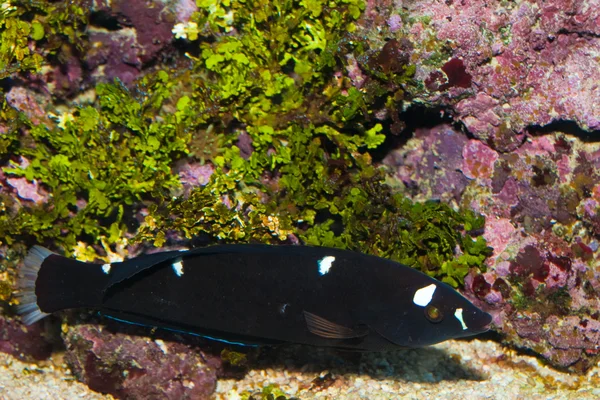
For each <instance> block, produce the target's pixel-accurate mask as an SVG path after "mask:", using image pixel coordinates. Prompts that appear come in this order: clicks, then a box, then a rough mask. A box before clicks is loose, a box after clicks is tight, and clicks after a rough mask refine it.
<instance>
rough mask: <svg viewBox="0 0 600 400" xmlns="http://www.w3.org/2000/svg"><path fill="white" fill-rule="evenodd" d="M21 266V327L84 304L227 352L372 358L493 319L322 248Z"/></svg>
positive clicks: (37, 258) (475, 329)
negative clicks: (292, 346)
mask: <svg viewBox="0 0 600 400" xmlns="http://www.w3.org/2000/svg"><path fill="white" fill-rule="evenodd" d="M24 265H25V266H24V268H23V270H22V271H21V274H20V286H21V293H20V294H19V296H20V300H21V305H19V306H18V311H19V313H21V314H24V316H23V320H24V322H25V323H27V324H31V323H33V322H35V321H37V320H39V319H41V318H43V317H45V316H46V315H48V314H49V313H53V312H55V311H60V310H64V309H69V308H79V307H92V308H96V309H98V310H99V311H100V312H101V314H103V315H106V316H108V317H112V318H115V319H118V320H121V321H124V322H129V323H133V324H140V325H145V326H153V327H160V328H164V329H169V330H174V331H178V332H185V333H190V334H195V335H200V336H204V337H208V338H212V339H215V340H221V341H226V342H229V343H235V344H244V345H260V344H277V343H284V342H291V343H303V344H308V345H315V346H331V347H339V348H349V349H356V350H374V351H379V350H389V349H393V348H397V347H398V346H402V347H419V346H426V345H430V344H434V343H438V342H441V341H443V340H447V339H452V338H457V337H463V336H470V335H474V334H477V333H480V332H484V331H486V330H487V329H488V325H489V324H490V322H491V316H490V315H489V314H487V313H485V312H483V311H481V310H480V309H479V308H477V307H475V306H474V305H473V304H472V303H471V302H469V301H468V300H467V299H465V298H464V297H463V296H461V295H460V294H459V293H458V292H456V291H455V290H454V289H452V288H451V287H450V286H448V285H446V284H444V283H441V282H439V281H437V280H435V279H432V278H430V277H429V276H427V275H425V274H422V273H421V272H419V271H416V270H414V269H412V268H410V267H407V266H405V265H402V264H399V263H396V262H393V261H390V260H386V259H383V258H379V257H374V256H369V255H364V254H360V253H355V252H352V251H347V250H338V249H330V248H323V247H307V246H269V245H221V246H212V247H205V248H199V249H194V250H189V251H167V252H162V253H156V254H151V255H145V256H141V257H136V258H133V259H131V260H127V261H125V262H116V263H112V264H104V265H100V264H89V263H84V262H81V261H76V260H73V259H69V258H66V257H62V256H59V255H57V254H54V253H52V252H50V251H49V250H47V249H45V248H43V247H39V246H34V247H33V248H32V249H31V251H30V252H29V254H28V255H27V257H26V258H25V261H24Z"/></svg>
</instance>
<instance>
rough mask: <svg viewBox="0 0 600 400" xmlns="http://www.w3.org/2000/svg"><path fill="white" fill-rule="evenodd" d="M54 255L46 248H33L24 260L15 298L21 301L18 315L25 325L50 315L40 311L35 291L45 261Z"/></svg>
mask: <svg viewBox="0 0 600 400" xmlns="http://www.w3.org/2000/svg"><path fill="white" fill-rule="evenodd" d="M52 254H54V253H52V252H51V251H50V250H48V249H46V248H45V247H42V246H33V247H32V248H31V250H29V253H27V256H26V257H25V260H23V267H22V268H21V269H20V270H19V273H18V278H17V288H18V289H19V292H18V293H16V294H15V297H16V298H18V299H19V303H20V304H19V305H18V306H17V313H19V314H21V318H22V321H23V322H24V323H25V325H31V324H33V323H34V322H37V321H39V320H40V319H42V318H44V317H47V316H48V315H49V314H48V313H45V312H43V311H42V310H40V307H39V306H38V302H37V300H38V299H37V295H36V290H35V289H36V281H37V278H38V273H39V272H40V268H41V267H42V264H43V263H44V260H45V259H46V258H48V256H50V255H52Z"/></svg>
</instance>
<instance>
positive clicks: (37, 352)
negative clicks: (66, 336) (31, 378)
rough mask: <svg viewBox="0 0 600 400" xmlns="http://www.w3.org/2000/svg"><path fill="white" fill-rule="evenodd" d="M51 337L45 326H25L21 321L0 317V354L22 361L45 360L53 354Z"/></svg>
mask: <svg viewBox="0 0 600 400" xmlns="http://www.w3.org/2000/svg"><path fill="white" fill-rule="evenodd" d="M49 336H51V335H50V332H47V331H46V329H45V325H44V324H35V325H31V326H24V325H23V323H22V322H21V321H20V320H16V319H13V318H10V317H7V316H3V315H0V352H2V353H8V354H12V355H13V356H15V357H18V358H20V359H22V360H27V361H35V360H45V359H47V358H48V357H50V355H51V354H52V343H51V341H50V340H49V339H48V337H49Z"/></svg>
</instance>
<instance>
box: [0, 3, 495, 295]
mask: <svg viewBox="0 0 600 400" xmlns="http://www.w3.org/2000/svg"><path fill="white" fill-rule="evenodd" d="M198 7H199V11H198V12H197V13H195V14H194V15H193V16H192V21H190V23H188V25H187V28H186V29H187V32H188V34H187V36H186V37H187V39H189V41H190V43H189V45H190V46H193V45H197V52H191V54H187V57H188V58H189V70H186V71H168V70H162V71H161V70H159V71H157V72H153V73H150V74H148V75H146V76H145V77H144V78H142V79H141V80H140V81H139V82H137V83H136V85H135V86H134V87H133V88H132V89H127V88H125V87H124V86H123V85H121V84H120V83H119V82H115V83H113V84H99V85H98V86H97V87H96V94H97V99H96V100H95V101H94V102H93V103H92V104H90V105H87V106H72V107H70V108H69V109H68V111H63V112H62V113H58V115H57V117H56V120H47V121H46V120H45V121H44V123H38V124H36V123H34V122H32V121H31V120H30V119H28V118H27V117H26V116H25V115H24V114H23V113H19V112H17V111H16V110H14V109H12V108H11V107H9V106H7V104H6V101H5V100H4V103H3V104H2V108H1V109H0V112H1V113H2V115H1V116H2V120H3V121H5V123H6V125H7V127H8V132H7V133H6V134H4V135H2V136H1V137H0V157H1V158H2V159H5V160H8V157H7V156H8V154H10V155H11V158H10V161H9V164H8V166H6V167H4V168H3V172H4V174H5V175H6V176H9V177H24V178H26V179H27V180H28V181H30V182H37V183H38V184H39V185H40V187H41V188H43V190H44V191H46V192H47V193H48V197H49V198H50V199H51V201H49V202H48V203H41V204H33V205H31V204H26V206H25V207H22V208H19V205H18V204H17V202H16V201H15V200H14V199H10V198H5V199H3V200H5V202H4V203H3V208H2V209H0V231H1V232H3V235H2V237H0V242H1V243H0V244H8V245H11V246H17V245H20V243H23V242H27V243H34V242H36V243H42V244H43V243H52V245H53V246H54V247H63V248H64V249H65V250H66V251H67V252H69V253H73V252H74V253H75V254H76V255H77V256H78V257H79V258H82V259H86V260H92V259H94V258H97V257H99V256H102V257H107V256H106V255H105V254H103V253H102V249H101V248H100V247H98V246H96V247H95V248H90V247H86V246H85V243H87V244H95V245H102V246H103V247H104V252H107V253H110V252H114V251H116V250H115V246H116V245H118V246H126V244H127V241H126V240H125V242H124V241H123V240H124V239H123V238H124V236H125V235H126V234H130V235H132V234H136V237H135V238H134V241H138V242H140V241H150V242H152V243H153V244H154V245H155V246H157V247H161V246H163V245H165V244H168V239H167V238H168V237H169V233H170V232H176V233H178V234H181V235H183V236H184V237H186V238H189V239H192V238H194V237H196V236H198V235H202V234H207V235H208V236H210V237H211V238H215V239H218V240H220V241H223V242H268V243H280V242H284V241H290V240H293V238H294V237H298V238H300V239H302V241H303V242H305V243H306V244H310V245H322V246H333V247H340V248H349V249H353V250H357V251H362V252H367V253H371V254H376V255H379V256H382V257H389V258H392V259H395V260H397V261H400V262H403V263H405V264H408V265H411V266H413V267H416V268H419V269H421V270H422V271H424V272H426V273H427V274H429V275H431V276H434V277H436V278H438V279H441V280H443V281H445V282H448V283H450V284H451V285H453V286H458V285H460V284H462V282H463V279H464V276H465V275H466V274H467V273H468V272H469V270H470V269H471V268H482V265H483V260H484V259H485V257H486V254H488V248H487V247H486V245H485V241H484V240H483V238H481V237H477V238H475V239H474V238H472V237H471V235H470V234H469V232H471V231H477V230H478V229H480V228H481V227H482V226H483V219H482V218H481V217H479V216H477V215H475V214H473V213H472V212H470V211H460V212H457V211H455V210H452V209H451V208H450V207H449V206H447V205H446V204H443V203H436V202H426V203H413V202H411V201H410V200H408V199H407V198H405V197H404V196H402V195H400V194H398V193H393V192H392V191H391V189H390V188H389V187H388V186H387V185H386V184H385V173H384V171H383V170H381V169H379V168H376V167H375V166H373V164H372V161H371V156H370V154H369V151H370V150H372V149H376V148H377V147H379V146H381V145H382V144H383V143H384V141H385V139H386V129H385V128H384V126H383V125H382V124H381V123H379V122H377V121H374V118H373V115H372V114H373V113H374V111H373V110H374V109H376V108H374V107H375V105H378V107H380V106H381V105H382V104H386V105H388V108H389V109H390V110H392V112H393V113H395V112H396V107H398V108H400V106H398V104H399V103H398V102H399V101H400V102H401V101H402V99H403V98H404V97H405V93H409V92H410V91H411V90H415V89H414V86H415V85H417V84H415V83H414V82H413V81H412V76H413V75H414V71H415V66H414V65H409V64H400V65H383V64H382V61H381V60H382V59H383V58H385V57H383V58H382V54H383V55H385V51H384V50H385V49H382V50H378V51H373V50H369V49H366V48H364V45H363V44H362V43H361V40H360V38H359V37H357V36H355V33H354V31H355V27H354V24H353V21H355V20H356V19H357V18H358V17H359V16H360V12H361V11H362V10H363V9H364V4H363V2H362V1H359V0H347V1H339V2H320V1H302V2H300V3H295V2H291V1H287V0H280V1H274V2H269V3H268V4H266V5H265V4H264V3H261V2H258V1H223V2H216V1H198ZM15 15H16V14H15ZM36 15H37V14H36ZM77 15H79V19H77V18H75V19H72V20H65V22H63V25H64V24H67V22H68V21H71V25H69V24H67V25H68V26H70V27H71V28H69V29H66V30H65V32H67V33H66V36H61V37H60V39H61V40H62V42H64V43H72V41H73V40H74V38H76V37H80V35H81V33H80V30H79V28H78V26H79V25H78V23H79V22H81V21H83V20H84V18H85V16H84V15H83V14H81V12H79V14H77ZM277 15H283V16H284V17H283V18H274V16H277ZM13 17H14V16H13ZM42 17H43V18H42ZM36 18H37V19H36V20H39V21H41V22H40V23H41V28H40V27H39V26H37V25H36V26H35V27H34V26H33V24H34V23H33V21H31V22H28V23H29V24H30V30H29V31H28V33H27V35H29V36H31V37H32V39H33V40H38V39H35V38H39V37H41V35H42V29H43V38H41V39H39V40H47V39H48V38H49V37H50V36H49V35H51V34H52V33H51V32H53V29H54V28H53V27H55V26H58V25H60V21H63V20H62V19H60V18H59V19H57V20H53V21H54V22H52V21H51V20H50V19H48V18H50V17H49V14H43V13H40V17H39V18H38V17H36ZM57 21H58V22H57ZM65 26H66V25H65ZM198 27H201V28H198ZM234 30H235V31H234ZM232 32H235V34H231V33H232ZM21 34H22V35H24V34H25V33H23V32H22V33H21ZM388 47H389V46H388ZM84 50H85V48H82V49H81V51H84ZM348 52H350V53H352V54H353V55H354V56H355V57H356V58H360V59H362V60H363V61H364V63H363V64H362V65H363V66H365V73H366V74H367V75H370V76H371V77H372V78H373V80H372V83H371V84H370V85H369V86H368V87H366V88H364V89H361V90H359V89H357V88H355V87H353V86H352V85H351V84H350V82H351V80H350V78H349V77H348V76H347V73H346V72H345V73H344V74H342V76H341V77H335V76H334V72H335V71H339V70H344V68H345V67H346V66H347V63H348V61H347V58H346V55H347V53H348ZM378 63H379V64H378ZM15 65H17V64H15V59H14V57H13V58H11V59H10V60H9V61H7V67H6V68H5V69H4V71H5V72H6V73H15V72H16V71H23V69H20V70H19V69H14V68H13V67H14V66H15ZM11 66H12V67H11ZM11 68H12V69H11ZM417 86H418V85H417ZM240 133H245V134H247V135H248V136H249V137H250V138H251V140H252V144H251V152H250V154H249V155H247V154H242V153H241V152H240V148H239V147H237V146H236V143H237V140H238V136H239V134H240ZM19 156H20V157H23V158H24V159H26V160H27V164H28V165H27V166H25V167H23V166H22V165H21V164H19V163H18V162H17V161H16V160H18V157H19ZM189 156H193V157H195V158H197V159H200V160H201V161H202V162H209V163H212V164H213V165H214V166H215V167H216V171H215V173H214V174H213V175H212V177H211V180H210V182H209V183H208V184H207V185H206V186H203V187H199V188H197V189H195V190H194V191H192V192H191V194H190V195H189V197H187V198H179V197H177V194H178V193H179V192H180V182H179V178H178V176H177V175H176V174H174V173H173V172H172V168H173V166H174V163H175V161H177V160H181V159H183V158H185V157H189ZM144 206H147V207H148V211H149V215H148V216H147V217H146V220H145V221H144V223H143V224H142V225H141V226H139V227H138V225H137V223H136V222H134V223H132V221H131V220H132V218H131V215H132V214H133V213H134V212H135V211H136V210H138V209H139V208H141V207H144ZM457 248H460V249H461V254H460V255H458V257H456V254H455V253H456V249H457Z"/></svg>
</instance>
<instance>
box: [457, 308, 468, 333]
mask: <svg viewBox="0 0 600 400" xmlns="http://www.w3.org/2000/svg"><path fill="white" fill-rule="evenodd" d="M462 314H463V309H462V308H457V309H456V311H454V316H455V317H456V319H457V320H458V322H460V325H461V326H462V328H463V331H466V330H467V329H468V327H467V324H465V320H464V319H463V315H462Z"/></svg>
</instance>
